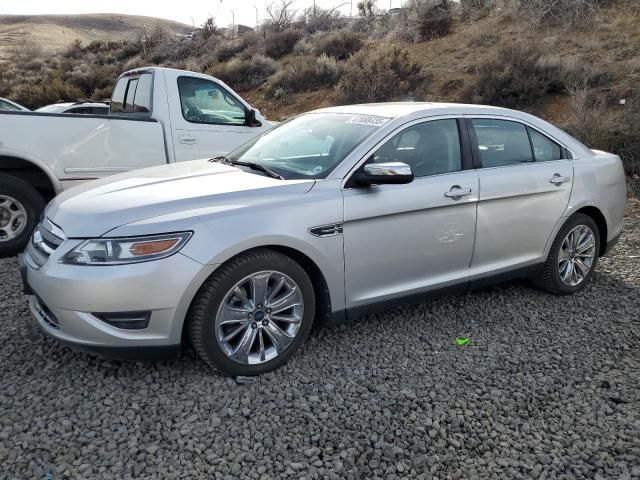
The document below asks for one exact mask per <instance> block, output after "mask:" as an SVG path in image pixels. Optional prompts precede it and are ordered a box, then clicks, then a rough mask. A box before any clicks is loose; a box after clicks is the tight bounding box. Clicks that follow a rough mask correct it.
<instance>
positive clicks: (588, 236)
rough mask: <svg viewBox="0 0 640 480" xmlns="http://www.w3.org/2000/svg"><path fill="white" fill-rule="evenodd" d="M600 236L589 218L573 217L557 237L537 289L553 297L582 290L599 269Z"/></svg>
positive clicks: (536, 282) (539, 277)
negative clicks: (597, 266)
mask: <svg viewBox="0 0 640 480" xmlns="http://www.w3.org/2000/svg"><path fill="white" fill-rule="evenodd" d="M599 252H600V234H599V230H598V226H597V225H596V223H595V221H594V220H593V219H592V218H591V217H589V216H588V215H584V214H582V213H578V214H575V215H573V216H572V217H571V218H569V220H568V221H567V222H566V223H565V224H564V225H563V226H562V228H561V229H560V231H559V232H558V235H557V236H556V239H555V241H554V242H553V245H552V246H551V251H550V252H549V257H548V258H547V261H546V263H545V265H544V268H543V270H542V272H541V273H540V275H539V276H538V277H537V278H536V279H535V280H534V282H535V284H536V286H538V287H540V288H542V289H543V290H546V291H548V292H551V293H555V294H558V295H567V294H572V293H576V292H578V291H580V290H582V289H583V288H584V287H585V285H586V284H587V282H588V281H589V279H590V278H591V276H592V275H593V271H594V270H595V268H596V264H597V263H598V253H599Z"/></svg>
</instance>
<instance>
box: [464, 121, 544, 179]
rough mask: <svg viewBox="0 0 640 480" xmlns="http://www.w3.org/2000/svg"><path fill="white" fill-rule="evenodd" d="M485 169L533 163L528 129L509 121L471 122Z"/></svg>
mask: <svg viewBox="0 0 640 480" xmlns="http://www.w3.org/2000/svg"><path fill="white" fill-rule="evenodd" d="M471 124H472V125H473V129H474V131H475V134H476V138H477V139H478V149H479V150H480V161H481V162H482V166H483V167H485V168H490V167H504V166H507V165H517V164H520V163H527V162H533V161H534V159H533V155H532V153H531V143H530V142H529V134H528V133H527V127H525V126H524V125H522V124H521V123H517V122H510V121H507V120H490V119H474V120H471Z"/></svg>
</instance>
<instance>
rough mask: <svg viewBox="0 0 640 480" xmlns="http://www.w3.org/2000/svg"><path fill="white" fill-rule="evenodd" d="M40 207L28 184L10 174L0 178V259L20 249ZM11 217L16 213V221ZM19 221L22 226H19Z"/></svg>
mask: <svg viewBox="0 0 640 480" xmlns="http://www.w3.org/2000/svg"><path fill="white" fill-rule="evenodd" d="M44 207H45V201H44V199H43V198H42V195H40V193H38V191H37V190H36V189H35V188H33V187H32V186H31V185H30V184H29V183H27V182H25V181H24V180H22V179H20V178H17V177H13V176H11V175H0V257H7V256H10V255H15V254H16V253H19V252H21V251H23V250H24V248H25V247H26V245H27V242H28V241H29V238H30V237H31V234H32V233H33V230H34V228H35V227H36V224H37V223H38V219H39V218H40V215H41V214H42V211H43V210H44ZM20 210H21V212H20ZM15 214H19V215H20V216H19V218H13V219H12V218H11V216H12V215H15ZM20 219H22V222H23V223H19V222H20ZM7 221H9V223H8V224H7V223H5V222H7Z"/></svg>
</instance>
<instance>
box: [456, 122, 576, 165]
mask: <svg viewBox="0 0 640 480" xmlns="http://www.w3.org/2000/svg"><path fill="white" fill-rule="evenodd" d="M473 120H502V121H505V122H513V123H519V124H521V125H523V126H524V127H525V129H526V130H527V136H528V137H529V145H530V146H531V157H532V158H533V162H527V163H514V164H512V165H501V166H499V167H483V166H482V161H481V159H480V148H479V144H478V137H477V136H476V133H475V129H474V128H473V123H472V121H473ZM464 122H465V125H466V126H467V130H468V131H469V136H470V138H471V145H472V152H473V165H474V168H476V169H489V168H507V167H520V166H523V165H535V164H540V163H549V162H560V161H566V160H573V159H575V158H576V157H575V153H574V152H573V150H571V149H570V148H569V147H567V146H566V145H565V144H564V143H562V142H560V141H559V140H557V139H556V138H555V137H554V136H552V135H550V134H548V133H546V132H544V131H542V130H541V129H540V128H539V127H536V126H535V125H532V124H531V123H529V122H527V121H525V120H521V119H519V118H514V117H507V116H499V115H465V116H464ZM529 129H532V130H535V131H536V132H538V133H539V134H540V135H542V136H543V137H545V138H547V139H548V140H549V141H551V142H553V143H555V144H556V145H558V146H559V147H560V151H561V153H562V156H563V157H564V158H560V159H558V160H544V161H541V162H539V161H537V160H536V159H535V158H536V157H535V152H534V151H533V144H532V141H531V134H530V133H529Z"/></svg>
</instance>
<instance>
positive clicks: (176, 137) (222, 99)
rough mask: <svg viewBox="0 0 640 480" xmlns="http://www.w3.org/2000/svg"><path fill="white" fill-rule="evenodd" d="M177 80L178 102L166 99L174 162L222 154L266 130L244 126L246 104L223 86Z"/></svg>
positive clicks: (202, 80)
mask: <svg viewBox="0 0 640 480" xmlns="http://www.w3.org/2000/svg"><path fill="white" fill-rule="evenodd" d="M167 81H171V77H168V80H167ZM177 83H178V85H177V90H178V94H179V101H178V102H174V101H172V102H170V108H171V124H172V130H173V132H172V134H173V144H174V148H175V156H176V161H177V162H180V161H184V160H195V159H198V158H211V157H216V156H219V155H225V154H227V153H229V152H230V151H232V150H235V149H236V148H237V147H239V146H240V145H242V144H244V143H246V142H248V141H249V140H251V139H252V138H254V137H255V136H257V135H259V134H260V133H261V132H262V131H264V130H266V126H261V125H256V126H249V125H247V121H246V115H247V110H248V109H247V107H246V106H245V104H244V103H242V102H241V101H240V100H239V99H238V98H237V97H236V96H235V95H234V94H233V93H231V92H230V91H229V90H227V89H226V88H225V87H224V86H223V85H221V84H219V83H217V82H214V81H211V80H208V79H205V78H200V77H192V76H187V75H183V76H179V77H178V78H177ZM168 88H169V90H171V87H168Z"/></svg>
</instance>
